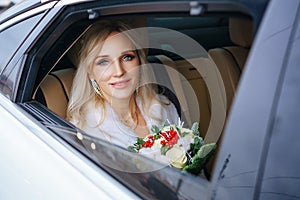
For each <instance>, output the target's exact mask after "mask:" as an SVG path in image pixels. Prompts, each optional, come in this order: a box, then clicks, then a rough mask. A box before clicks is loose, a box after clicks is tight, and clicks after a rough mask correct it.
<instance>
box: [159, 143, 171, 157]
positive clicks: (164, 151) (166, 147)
mask: <svg viewBox="0 0 300 200" xmlns="http://www.w3.org/2000/svg"><path fill="white" fill-rule="evenodd" d="M169 149H170V147H169V146H168V145H163V146H162V147H161V148H160V154H161V155H166V153H167V151H168V150H169Z"/></svg>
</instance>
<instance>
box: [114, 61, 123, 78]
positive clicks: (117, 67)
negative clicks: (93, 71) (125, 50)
mask: <svg viewBox="0 0 300 200" xmlns="http://www.w3.org/2000/svg"><path fill="white" fill-rule="evenodd" d="M113 68H114V76H115V77H121V76H123V75H124V74H125V73H126V70H125V69H124V67H123V64H122V62H120V60H119V59H116V60H115V61H114V63H113Z"/></svg>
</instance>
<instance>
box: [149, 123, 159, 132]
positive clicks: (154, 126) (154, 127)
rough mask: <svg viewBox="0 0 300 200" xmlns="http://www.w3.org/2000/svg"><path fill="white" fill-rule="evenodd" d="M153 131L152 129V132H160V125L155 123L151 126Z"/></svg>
mask: <svg viewBox="0 0 300 200" xmlns="http://www.w3.org/2000/svg"><path fill="white" fill-rule="evenodd" d="M151 131H152V133H159V132H160V129H159V128H158V126H156V125H153V126H152V128H151Z"/></svg>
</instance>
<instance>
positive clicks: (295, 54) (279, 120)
mask: <svg viewBox="0 0 300 200" xmlns="http://www.w3.org/2000/svg"><path fill="white" fill-rule="evenodd" d="M298 16H299V14H298ZM294 27H295V29H296V28H297V30H295V32H294V35H292V37H291V38H290V39H291V46H290V51H289V54H288V55H286V58H288V60H287V62H286V64H285V63H284V64H283V65H284V67H286V72H285V73H286V74H285V76H284V82H283V86H282V90H281V94H280V97H279V102H278V108H277V111H276V114H275V116H274V121H273V127H272V133H271V138H270V139H271V141H270V148H269V152H268V155H267V160H266V166H265V173H264V177H263V179H262V188H261V191H260V197H261V198H263V199H267V198H268V199H290V198H298V197H299V196H300V191H299V185H300V177H299V170H298V169H299V168H300V157H299V151H300V148H299V140H298V139H297V138H298V137H299V130H300V124H299V119H300V110H299V109H298V108H299V102H300V90H299V84H300V76H299V65H300V21H299V20H298V24H297V25H294Z"/></svg>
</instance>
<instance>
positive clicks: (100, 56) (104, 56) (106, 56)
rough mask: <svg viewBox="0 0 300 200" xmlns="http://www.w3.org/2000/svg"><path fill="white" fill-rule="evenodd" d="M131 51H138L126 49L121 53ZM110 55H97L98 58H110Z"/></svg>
mask: <svg viewBox="0 0 300 200" xmlns="http://www.w3.org/2000/svg"><path fill="white" fill-rule="evenodd" d="M131 52H134V53H136V50H134V49H133V50H126V51H123V52H122V53H121V55H124V54H126V53H131ZM108 57H110V56H109V55H99V56H97V57H96V58H108Z"/></svg>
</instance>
